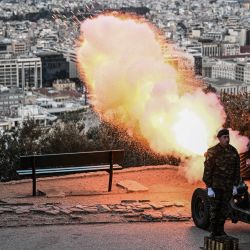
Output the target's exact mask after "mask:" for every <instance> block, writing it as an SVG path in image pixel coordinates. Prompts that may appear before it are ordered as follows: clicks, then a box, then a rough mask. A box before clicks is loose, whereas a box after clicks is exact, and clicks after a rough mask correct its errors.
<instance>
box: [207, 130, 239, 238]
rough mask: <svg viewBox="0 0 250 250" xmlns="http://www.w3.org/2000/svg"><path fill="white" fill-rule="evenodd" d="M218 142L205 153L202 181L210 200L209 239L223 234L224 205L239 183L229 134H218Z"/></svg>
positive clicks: (237, 161)
mask: <svg viewBox="0 0 250 250" xmlns="http://www.w3.org/2000/svg"><path fill="white" fill-rule="evenodd" d="M217 138H218V139H219V143H218V144H217V145H215V146H214V147H211V148H209V149H208V151H207V153H206V154H205V157H206V160H205V162H204V167H205V168H204V174H203V181H204V182H205V184H206V186H207V194H208V197H209V201H210V223H211V224H210V225H211V226H210V230H211V235H210V236H211V237H214V236H222V235H226V233H225V231H224V224H225V221H226V218H227V215H228V202H229V201H230V199H231V197H232V195H236V194H237V185H238V184H239V182H240V158H239V154H238V152H237V150H236V149H235V148H234V147H233V146H232V145H230V144H229V142H230V138H229V131H228V129H222V130H220V131H219V132H218V134H217Z"/></svg>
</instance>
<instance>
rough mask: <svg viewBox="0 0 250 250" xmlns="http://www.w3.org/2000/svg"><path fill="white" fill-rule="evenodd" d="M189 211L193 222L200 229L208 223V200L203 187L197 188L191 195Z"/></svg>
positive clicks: (206, 227)
mask: <svg viewBox="0 0 250 250" xmlns="http://www.w3.org/2000/svg"><path fill="white" fill-rule="evenodd" d="M191 211H192V218H193V221H194V224H195V225H196V226H197V227H199V228H202V229H208V228H209V225H210V216H209V200H208V196H207V192H206V190H205V189H202V188H197V189H196V190H195V191H194V193H193V196H192V202H191Z"/></svg>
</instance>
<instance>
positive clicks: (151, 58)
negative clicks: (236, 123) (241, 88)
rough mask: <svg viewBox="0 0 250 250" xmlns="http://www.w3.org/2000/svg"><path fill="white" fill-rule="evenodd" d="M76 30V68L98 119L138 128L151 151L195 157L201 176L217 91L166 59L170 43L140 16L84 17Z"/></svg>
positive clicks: (218, 114) (217, 119)
mask: <svg viewBox="0 0 250 250" xmlns="http://www.w3.org/2000/svg"><path fill="white" fill-rule="evenodd" d="M81 31H82V34H83V40H82V42H81V43H80V47H79V50H78V62H79V69H80V71H81V72H82V76H83V78H84V81H85V82H86V83H87V85H88V88H89V90H90V92H91V94H92V96H93V99H92V101H93V103H94V107H95V109H96V110H97V111H98V112H99V113H100V115H101V116H102V119H104V120H108V121H109V122H115V123H117V122H119V125H121V126H124V127H125V128H126V129H127V130H128V131H130V133H132V134H133V133H134V132H138V131H135V130H136V129H138V130H139V131H140V133H141V135H142V136H143V137H144V138H145V139H146V140H147V141H148V143H149V145H150V146H151V148H152V149H153V150H154V151H156V152H159V153H162V154H166V153H174V154H176V155H178V156H180V157H182V156H184V157H186V156H187V157H190V156H191V157H196V158H195V161H193V162H195V163H194V164H193V165H197V166H198V165H199V171H198V172H199V175H200V173H201V172H202V164H201V165H200V162H201V159H202V158H201V156H203V154H204V153H205V151H206V149H207V148H208V147H209V146H211V145H213V144H215V142H216V138H215V135H216V132H217V131H218V129H220V128H221V127H222V124H223V123H224V121H225V112H224V109H223V107H222V106H221V104H220V101H219V100H218V98H217V96H216V95H215V94H205V93H203V92H202V91H201V90H200V89H199V88H198V87H197V85H196V86H195V83H196V82H197V81H196V80H195V79H194V77H193V76H192V74H191V73H190V72H189V73H188V74H187V72H186V71H185V72H184V71H180V72H179V71H178V70H177V68H174V67H173V63H171V60H169V59H168V60H166V58H171V57H170V55H171V53H172V52H171V51H172V49H171V46H170V45H169V44H167V42H166V41H164V39H162V36H161V35H160V32H159V31H158V30H157V29H156V28H155V27H153V26H152V25H151V24H149V23H148V22H147V21H145V20H143V19H141V18H136V17H135V16H132V17H131V16H129V15H122V14H119V13H115V14H105V15H100V16H97V17H96V18H93V19H87V20H85V21H84V22H83V23H82V25H81ZM184 83H186V84H184ZM187 83H189V84H187ZM190 84H194V86H193V89H192V90H190V88H189V85H190ZM187 86H188V87H187ZM187 89H188V92H187ZM197 157H198V158H199V157H200V158H199V159H198V158H197ZM193 159H194V158H193ZM193 172H197V171H196V170H195V171H193ZM192 178H193V177H192Z"/></svg>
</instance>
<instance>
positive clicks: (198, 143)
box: [173, 108, 208, 155]
mask: <svg viewBox="0 0 250 250" xmlns="http://www.w3.org/2000/svg"><path fill="white" fill-rule="evenodd" d="M177 116H178V120H177V121H176V122H175V123H174V124H173V132H174V134H175V138H176V141H177V143H178V145H179V146H180V147H183V148H185V149H187V151H189V153H190V154H198V155H203V154H204V152H205V151H206V149H207V148H208V143H207V142H208V133H207V131H208V128H207V126H206V125H205V124H204V121H203V120H201V119H200V117H199V116H198V115H197V114H195V113H194V112H193V111H192V110H189V109H187V108H185V109H183V110H181V111H180V112H179V113H178V115H177ZM194 135H195V137H194Z"/></svg>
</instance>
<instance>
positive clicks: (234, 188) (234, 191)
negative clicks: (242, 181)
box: [233, 186, 238, 196]
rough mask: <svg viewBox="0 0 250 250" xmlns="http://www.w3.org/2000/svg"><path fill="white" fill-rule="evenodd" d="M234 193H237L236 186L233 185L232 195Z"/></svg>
mask: <svg viewBox="0 0 250 250" xmlns="http://www.w3.org/2000/svg"><path fill="white" fill-rule="evenodd" d="M236 194H238V192H237V187H236V186H234V187H233V196H235V195H236Z"/></svg>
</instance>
